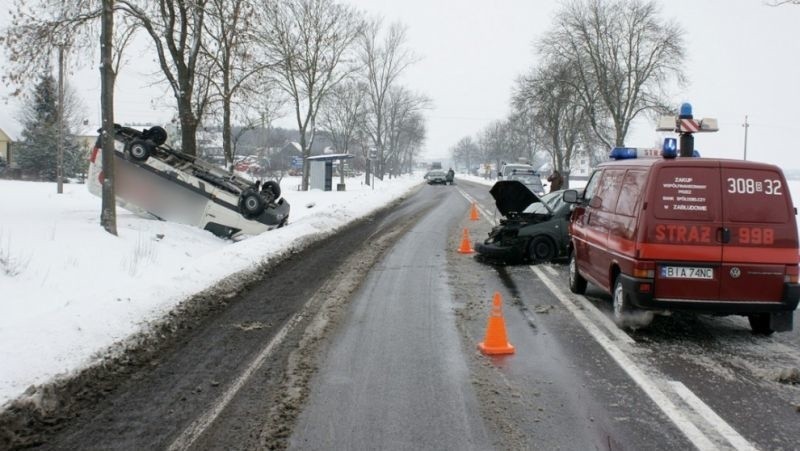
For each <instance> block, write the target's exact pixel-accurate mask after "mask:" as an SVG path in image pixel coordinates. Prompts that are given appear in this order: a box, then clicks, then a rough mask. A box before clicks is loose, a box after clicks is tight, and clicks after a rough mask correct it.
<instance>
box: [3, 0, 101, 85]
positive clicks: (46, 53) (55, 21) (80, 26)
mask: <svg viewBox="0 0 800 451" xmlns="http://www.w3.org/2000/svg"><path fill="white" fill-rule="evenodd" d="M13 5H14V6H13V9H11V11H10V13H11V24H10V26H9V27H8V28H7V29H6V30H5V35H4V36H2V37H0V43H2V44H3V45H4V46H5V48H6V51H7V54H8V61H7V64H6V66H5V67H4V74H3V81H4V82H5V83H8V84H10V85H14V86H15V87H16V90H15V91H14V92H13V93H12V96H17V95H24V93H25V91H24V89H23V88H24V86H25V85H26V84H28V83H29V82H30V81H31V80H35V79H36V78H38V77H39V76H40V75H41V74H42V73H44V72H49V71H50V70H51V67H52V54H53V51H54V50H56V49H58V48H60V47H69V48H71V49H72V52H73V53H75V54H78V55H80V54H83V53H91V52H92V51H93V50H94V49H95V47H94V44H96V43H97V40H96V39H97V38H96V29H95V28H93V25H95V24H96V23H97V20H98V19H99V18H100V16H101V14H102V12H103V10H102V4H101V2H100V1H98V0H90V1H83V0H67V1H63V2H51V1H48V0H38V1H30V0H15V1H14V4H13ZM75 62H77V63H79V62H80V60H78V59H75Z"/></svg>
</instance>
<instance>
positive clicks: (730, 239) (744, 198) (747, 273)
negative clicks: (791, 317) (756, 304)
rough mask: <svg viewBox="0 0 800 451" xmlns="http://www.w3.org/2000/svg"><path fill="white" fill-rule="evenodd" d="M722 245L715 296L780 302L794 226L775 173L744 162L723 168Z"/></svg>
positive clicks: (793, 258)
mask: <svg viewBox="0 0 800 451" xmlns="http://www.w3.org/2000/svg"><path fill="white" fill-rule="evenodd" d="M722 186H723V190H722V199H723V205H722V207H723V213H724V216H723V218H724V221H723V222H724V224H723V227H724V229H725V238H726V239H725V240H724V242H723V246H722V249H723V251H722V268H721V269H722V270H721V274H720V275H721V291H720V297H721V299H723V300H731V301H765V302H768V301H779V300H781V299H782V297H783V287H784V276H785V274H786V266H787V265H794V264H796V262H797V259H798V256H797V225H796V221H795V216H794V207H793V205H792V201H791V196H790V194H789V189H788V186H787V185H786V179H785V178H784V177H783V174H782V173H781V171H780V170H778V169H777V168H775V167H769V166H766V165H757V166H755V167H754V165H753V164H752V163H747V162H730V163H728V162H726V163H723V167H722Z"/></svg>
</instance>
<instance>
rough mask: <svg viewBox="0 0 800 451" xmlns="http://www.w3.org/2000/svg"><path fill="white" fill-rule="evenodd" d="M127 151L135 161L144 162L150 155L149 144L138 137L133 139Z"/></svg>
mask: <svg viewBox="0 0 800 451" xmlns="http://www.w3.org/2000/svg"><path fill="white" fill-rule="evenodd" d="M128 153H130V155H131V158H133V159H134V160H135V161H138V162H141V163H144V162H145V161H147V159H148V158H149V157H150V144H148V143H147V142H146V141H142V140H140V139H134V140H133V142H132V143H131V147H130V149H128Z"/></svg>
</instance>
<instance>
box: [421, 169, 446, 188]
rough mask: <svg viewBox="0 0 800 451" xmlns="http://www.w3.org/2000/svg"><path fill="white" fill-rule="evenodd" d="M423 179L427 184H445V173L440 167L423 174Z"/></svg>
mask: <svg viewBox="0 0 800 451" xmlns="http://www.w3.org/2000/svg"><path fill="white" fill-rule="evenodd" d="M425 180H427V181H428V185H446V184H447V173H446V172H444V171H442V170H440V169H434V170H432V171H428V173H427V174H425Z"/></svg>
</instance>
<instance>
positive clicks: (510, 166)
mask: <svg viewBox="0 0 800 451" xmlns="http://www.w3.org/2000/svg"><path fill="white" fill-rule="evenodd" d="M516 171H531V172H535V169H534V168H533V166H531V165H529V164H522V163H507V164H504V165H503V166H502V167H501V168H500V171H499V172H498V173H497V179H498V180H508V176H510V175H511V174H513V173H514V172H516Z"/></svg>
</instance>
